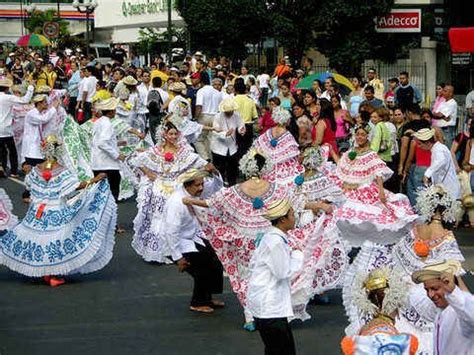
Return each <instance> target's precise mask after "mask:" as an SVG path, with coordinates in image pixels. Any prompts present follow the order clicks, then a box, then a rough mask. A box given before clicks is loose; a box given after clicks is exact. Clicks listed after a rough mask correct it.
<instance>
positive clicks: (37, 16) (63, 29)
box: [26, 9, 69, 38]
mask: <svg viewBox="0 0 474 355" xmlns="http://www.w3.org/2000/svg"><path fill="white" fill-rule="evenodd" d="M51 21H53V22H58V23H59V38H60V37H61V36H67V35H69V22H68V21H65V20H63V19H58V13H57V11H56V10H55V9H49V10H45V11H41V10H35V11H34V12H33V13H30V14H29V15H28V18H27V20H26V28H27V29H28V32H30V33H37V34H43V26H44V24H45V23H46V22H51Z"/></svg>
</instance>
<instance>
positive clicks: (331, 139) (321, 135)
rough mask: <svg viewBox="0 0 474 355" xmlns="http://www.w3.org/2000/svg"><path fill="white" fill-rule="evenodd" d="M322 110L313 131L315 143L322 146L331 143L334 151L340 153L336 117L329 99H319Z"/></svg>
mask: <svg viewBox="0 0 474 355" xmlns="http://www.w3.org/2000/svg"><path fill="white" fill-rule="evenodd" d="M319 103H320V104H321V111H320V113H319V117H318V119H317V120H316V124H315V125H314V127H313V130H312V132H311V135H312V139H313V144H316V145H318V146H321V145H323V144H329V145H330V146H331V147H332V149H333V150H334V152H336V153H338V152H339V150H338V149H337V144H336V128H337V124H336V119H335V118H334V108H333V106H332V104H331V102H329V100H326V99H321V100H319Z"/></svg>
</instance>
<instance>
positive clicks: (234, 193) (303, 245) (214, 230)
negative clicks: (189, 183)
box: [199, 184, 345, 320]
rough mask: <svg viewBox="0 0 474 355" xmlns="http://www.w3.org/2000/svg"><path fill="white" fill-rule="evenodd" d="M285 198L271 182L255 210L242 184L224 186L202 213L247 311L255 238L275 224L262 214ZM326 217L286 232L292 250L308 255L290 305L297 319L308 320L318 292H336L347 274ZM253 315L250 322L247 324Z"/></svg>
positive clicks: (283, 188) (207, 231) (281, 188)
mask: <svg viewBox="0 0 474 355" xmlns="http://www.w3.org/2000/svg"><path fill="white" fill-rule="evenodd" d="M283 198H287V187H286V186H285V185H279V184H278V185H277V184H270V188H269V189H268V191H267V192H265V193H264V194H263V195H261V196H260V197H258V199H259V200H260V201H261V202H262V205H263V207H261V208H258V209H256V208H254V200H255V199H253V198H251V197H250V196H248V195H246V194H245V193H244V192H243V191H242V189H241V187H240V185H236V186H233V187H230V188H225V189H222V190H220V191H219V192H217V193H216V194H215V195H213V196H212V198H211V199H209V200H208V204H209V209H208V210H207V211H203V212H202V213H200V214H199V217H200V221H201V224H202V226H203V231H204V233H205V234H206V236H207V238H208V240H209V242H210V243H211V245H212V247H213V248H214V250H215V251H216V254H217V256H218V257H219V260H220V261H221V263H222V265H223V267H224V269H225V271H226V273H227V274H228V276H229V281H230V284H231V287H232V290H233V291H234V292H235V293H236V295H237V297H238V299H239V301H240V303H241V304H242V306H243V307H244V309H245V308H246V296H247V286H248V280H249V277H250V270H249V264H250V259H251V257H252V253H253V251H254V250H255V244H254V243H255V239H257V238H258V237H259V236H260V235H263V234H264V233H265V232H266V230H267V229H269V228H270V227H271V224H270V222H269V221H268V220H266V219H265V218H264V217H263V215H264V214H265V213H266V206H268V205H269V204H270V203H272V202H273V201H276V200H279V199H283ZM328 225H329V223H328V221H326V219H325V218H324V217H323V218H315V220H314V221H311V222H310V223H308V224H306V225H305V226H304V228H297V229H294V230H292V231H290V232H289V233H288V234H289V235H288V240H289V244H290V246H291V247H292V248H297V249H299V250H301V251H302V252H303V254H304V262H303V263H304V266H303V269H302V271H301V272H300V273H298V274H297V275H295V276H294V278H293V279H292V302H293V309H294V313H295V317H296V318H299V319H302V320H305V319H308V318H309V315H308V314H307V312H306V305H307V303H308V302H309V300H310V299H311V297H313V296H314V295H315V294H316V293H321V292H324V291H325V290H328V289H331V288H334V287H335V285H336V283H338V281H339V278H340V275H341V274H342V273H343V270H344V260H345V251H344V248H343V247H342V242H341V241H340V240H339V239H338V235H337V234H335V228H333V226H328ZM249 316H250V315H249V314H248V313H246V318H247V319H248V320H249Z"/></svg>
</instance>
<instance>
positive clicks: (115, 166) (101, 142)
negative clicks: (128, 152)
mask: <svg viewBox="0 0 474 355" xmlns="http://www.w3.org/2000/svg"><path fill="white" fill-rule="evenodd" d="M117 104H118V99H116V98H110V99H107V100H102V101H98V102H97V103H96V104H95V109H96V110H97V111H100V112H101V113H102V116H101V117H100V118H99V119H97V120H96V121H95V122H94V125H93V129H92V146H91V168H92V171H93V172H94V176H97V175H99V174H100V173H105V174H106V175H107V180H108V181H109V185H110V190H111V191H112V195H113V196H114V198H115V201H118V197H119V192H120V179H121V177H120V161H123V160H125V156H124V155H123V154H121V153H120V151H119V148H118V145H117V136H116V134H115V130H114V128H113V126H112V123H111V122H110V119H111V118H113V117H115V109H116V108H117ZM117 229H118V228H117Z"/></svg>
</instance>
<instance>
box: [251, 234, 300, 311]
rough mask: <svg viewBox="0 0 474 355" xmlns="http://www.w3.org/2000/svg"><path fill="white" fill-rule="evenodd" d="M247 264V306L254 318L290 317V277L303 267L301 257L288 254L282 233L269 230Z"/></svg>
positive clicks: (285, 239)
mask: <svg viewBox="0 0 474 355" xmlns="http://www.w3.org/2000/svg"><path fill="white" fill-rule="evenodd" d="M257 244H258V246H257V249H256V250H255V251H254V254H253V256H252V259H251V261H250V270H251V271H250V272H251V275H250V280H249V285H248V291H247V303H248V309H249V311H250V313H251V314H252V315H253V316H254V317H256V318H263V319H268V318H283V317H292V316H293V308H292V306H291V289H290V279H291V276H292V275H293V274H294V273H295V272H297V271H299V270H300V269H301V268H302V266H303V254H302V252H300V251H297V250H295V251H291V248H290V246H289V245H288V240H287V237H286V235H285V233H284V232H283V231H281V230H280V229H278V228H275V227H272V228H271V229H270V230H269V231H268V232H267V233H265V234H264V235H263V237H261V239H260V240H259V241H258V242H257Z"/></svg>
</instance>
